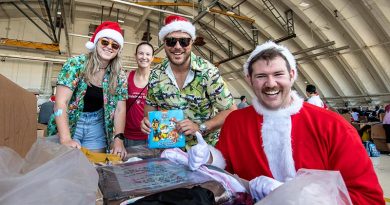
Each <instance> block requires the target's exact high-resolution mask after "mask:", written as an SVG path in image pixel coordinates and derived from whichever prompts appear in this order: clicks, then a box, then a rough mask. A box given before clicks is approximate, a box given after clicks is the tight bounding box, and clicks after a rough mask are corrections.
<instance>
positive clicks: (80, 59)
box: [47, 55, 127, 144]
mask: <svg viewBox="0 0 390 205" xmlns="http://www.w3.org/2000/svg"><path fill="white" fill-rule="evenodd" d="M86 60H87V57H86V56H85V55H79V56H76V57H72V58H69V59H68V60H67V61H66V62H65V64H64V66H63V67H62V69H61V71H60V73H59V74H58V79H57V85H62V86H66V87H68V88H69V89H71V90H72V91H73V95H72V97H71V99H70V101H69V105H68V110H67V113H68V118H69V128H70V133H71V135H72V137H73V135H74V132H75V129H76V124H77V121H78V119H79V117H80V114H81V113H82V112H83V109H84V96H85V93H86V92H87V87H88V84H87V83H86V82H85V81H84V78H82V77H81V74H82V73H83V72H84V71H85V61H86ZM110 72H111V70H110V68H108V69H107V71H106V74H105V75H104V77H103V82H102V87H103V102H104V104H103V109H104V122H105V123H104V124H105V129H106V134H107V135H106V136H107V141H108V143H109V144H110V143H111V141H112V138H113V132H114V112H115V109H116V106H117V104H118V101H121V100H126V99H127V80H126V74H125V73H124V72H123V70H121V72H120V74H119V75H118V79H117V81H118V85H117V88H116V92H115V94H114V95H112V94H111V93H110V92H109V84H110V82H109V77H110ZM47 129H48V135H49V136H50V135H54V134H57V125H56V122H55V118H54V115H52V116H51V118H50V121H49V124H48V128H47Z"/></svg>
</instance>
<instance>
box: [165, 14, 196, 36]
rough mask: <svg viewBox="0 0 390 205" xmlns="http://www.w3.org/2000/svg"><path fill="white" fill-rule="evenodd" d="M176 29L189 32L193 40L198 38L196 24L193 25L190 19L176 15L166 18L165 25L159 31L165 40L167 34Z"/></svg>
mask: <svg viewBox="0 0 390 205" xmlns="http://www.w3.org/2000/svg"><path fill="white" fill-rule="evenodd" d="M175 31H182V32H185V33H188V34H189V35H190V36H191V38H192V40H195V38H196V36H195V26H194V25H192V23H191V22H189V21H188V19H186V18H184V17H181V16H176V15H170V16H167V17H166V18H165V26H163V27H162V28H161V30H160V32H159V33H158V37H159V38H160V39H161V40H163V39H164V38H165V36H166V35H168V34H169V33H172V32H175Z"/></svg>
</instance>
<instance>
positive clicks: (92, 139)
mask: <svg viewBox="0 0 390 205" xmlns="http://www.w3.org/2000/svg"><path fill="white" fill-rule="evenodd" d="M73 140H75V141H77V142H79V143H80V144H81V146H82V147H85V148H87V149H102V148H106V147H107V139H106V132H105V126H104V111H103V108H102V109H100V110H98V111H96V112H82V113H81V114H80V117H79V120H78V121H77V125H76V131H75V133H74V135H73Z"/></svg>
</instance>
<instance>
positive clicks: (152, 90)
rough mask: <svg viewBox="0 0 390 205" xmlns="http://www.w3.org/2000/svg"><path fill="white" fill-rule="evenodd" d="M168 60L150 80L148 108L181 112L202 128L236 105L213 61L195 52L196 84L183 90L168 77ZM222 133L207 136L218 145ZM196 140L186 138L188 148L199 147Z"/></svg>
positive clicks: (157, 68) (193, 81)
mask: <svg viewBox="0 0 390 205" xmlns="http://www.w3.org/2000/svg"><path fill="white" fill-rule="evenodd" d="M168 66H169V61H168V59H164V60H163V62H162V63H161V64H159V65H157V66H156V67H155V68H154V69H153V70H152V72H151V74H150V77H149V87H148V95H147V97H146V103H147V105H150V106H153V107H158V108H159V109H161V110H172V109H181V110H183V111H184V114H185V117H186V118H188V119H190V120H192V121H193V122H195V123H197V124H198V125H199V124H201V123H203V122H205V121H207V120H209V119H211V118H213V117H214V116H215V115H216V114H217V113H218V112H219V111H222V110H227V109H229V108H230V107H231V106H232V105H233V96H232V94H231V93H230V91H229V90H228V87H227V85H226V84H225V82H224V81H223V79H222V77H221V75H220V74H219V70H218V68H216V67H215V66H214V65H213V64H211V63H210V62H208V61H206V60H204V59H202V58H201V57H198V56H196V55H195V54H193V53H191V66H190V67H191V69H192V71H193V72H194V73H195V76H194V79H193V80H192V82H190V83H189V84H187V85H186V86H185V87H184V88H183V89H182V90H180V89H178V88H177V87H176V86H175V83H174V82H172V80H171V79H170V78H169V77H168V75H167V73H166V69H167V68H168ZM218 136H219V130H215V131H213V132H211V133H209V134H208V135H206V136H204V137H205V140H206V142H207V143H208V144H211V145H215V143H217V141H218ZM196 143H197V142H196V137H193V136H186V147H187V148H188V147H190V146H192V145H195V144H196Z"/></svg>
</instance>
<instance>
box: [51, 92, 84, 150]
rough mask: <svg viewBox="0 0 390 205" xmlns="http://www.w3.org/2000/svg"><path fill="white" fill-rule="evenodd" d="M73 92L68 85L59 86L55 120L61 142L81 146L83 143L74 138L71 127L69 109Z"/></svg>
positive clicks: (71, 145) (70, 145)
mask: <svg viewBox="0 0 390 205" xmlns="http://www.w3.org/2000/svg"><path fill="white" fill-rule="evenodd" d="M72 94H73V91H72V90H71V89H69V88H68V87H66V86H61V85H59V86H57V93H56V102H55V105H54V111H55V115H56V117H55V120H56V124H57V129H58V136H59V138H60V143H61V144H64V145H66V146H69V147H76V148H80V147H81V145H80V144H78V143H77V142H75V141H73V140H72V137H71V134H70V129H69V119H68V114H67V110H68V104H69V101H70V98H71V97H72Z"/></svg>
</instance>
